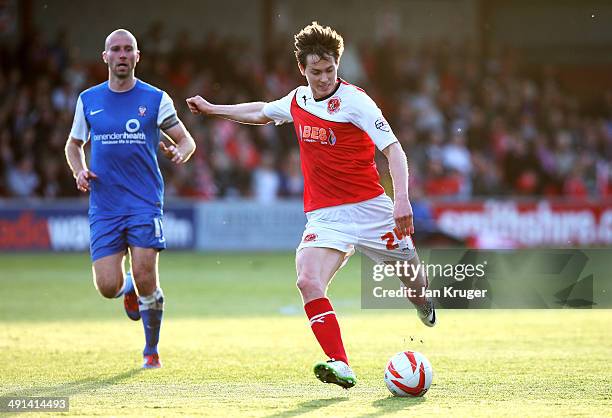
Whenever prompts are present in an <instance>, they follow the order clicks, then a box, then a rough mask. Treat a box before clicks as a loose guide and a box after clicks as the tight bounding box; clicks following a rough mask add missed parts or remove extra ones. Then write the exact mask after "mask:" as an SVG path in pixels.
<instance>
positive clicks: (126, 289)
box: [115, 271, 134, 298]
mask: <svg viewBox="0 0 612 418" xmlns="http://www.w3.org/2000/svg"><path fill="white" fill-rule="evenodd" d="M133 291H134V281H133V280H132V273H131V272H129V271H128V272H127V273H125V277H124V278H123V287H122V288H121V290H119V292H118V293H117V294H116V295H115V298H118V297H119V296H123V295H125V294H126V293H130V292H133Z"/></svg>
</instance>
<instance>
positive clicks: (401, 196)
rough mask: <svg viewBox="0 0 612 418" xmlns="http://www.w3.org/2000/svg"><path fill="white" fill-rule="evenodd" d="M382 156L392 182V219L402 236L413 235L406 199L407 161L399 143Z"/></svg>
mask: <svg viewBox="0 0 612 418" xmlns="http://www.w3.org/2000/svg"><path fill="white" fill-rule="evenodd" d="M382 152H383V154H384V155H385V157H387V160H388V161H389V172H390V173H391V178H392V180H393V195H394V199H393V200H394V208H393V217H394V218H395V223H396V225H397V227H398V228H399V230H400V231H401V232H402V234H403V235H404V236H407V235H409V234H413V233H414V223H413V222H414V220H413V216H412V206H411V205H410V200H409V197H408V160H407V158H406V153H405V152H404V150H403V149H402V146H401V145H400V144H399V142H394V143H392V144H391V145H389V146H388V147H386V148H385V149H383V151H382Z"/></svg>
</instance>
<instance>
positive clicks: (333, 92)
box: [312, 78, 342, 102]
mask: <svg viewBox="0 0 612 418" xmlns="http://www.w3.org/2000/svg"><path fill="white" fill-rule="evenodd" d="M336 83H338V84H336V88H335V89H334V91H332V92H331V93H329V94H328V95H327V96H325V97H321V98H320V99H315V98H314V96H313V97H312V98H313V99H314V101H315V102H322V101H323V100H327V99H329V98H330V97H332V96H333V95H334V94H336V92H337V91H338V89H339V88H340V86H341V85H342V80H341V79H339V78H338V79H337V80H336Z"/></svg>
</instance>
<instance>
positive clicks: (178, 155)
mask: <svg viewBox="0 0 612 418" xmlns="http://www.w3.org/2000/svg"><path fill="white" fill-rule="evenodd" d="M159 149H160V150H161V152H163V153H164V155H165V156H166V158H168V159H169V160H170V161H172V162H173V163H175V164H181V163H184V162H185V155H184V154H183V153H182V152H181V151H180V150H179V149H178V147H177V146H176V145H169V146H166V144H165V143H164V142H163V141H159Z"/></svg>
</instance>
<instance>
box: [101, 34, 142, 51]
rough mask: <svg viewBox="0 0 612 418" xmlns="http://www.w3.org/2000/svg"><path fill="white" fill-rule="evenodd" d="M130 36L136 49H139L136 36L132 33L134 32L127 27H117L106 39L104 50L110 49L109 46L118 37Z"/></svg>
mask: <svg viewBox="0 0 612 418" xmlns="http://www.w3.org/2000/svg"><path fill="white" fill-rule="evenodd" d="M126 37H127V38H129V39H131V41H132V44H133V47H134V49H138V43H137V42H136V37H135V36H134V35H132V32H130V31H129V30H126V29H117V30H114V31H112V32H111V33H110V35H108V36H107V37H106V41H105V42H104V50H105V51H108V48H109V47H110V46H111V45H112V43H113V41H115V40H117V39H118V38H126Z"/></svg>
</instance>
